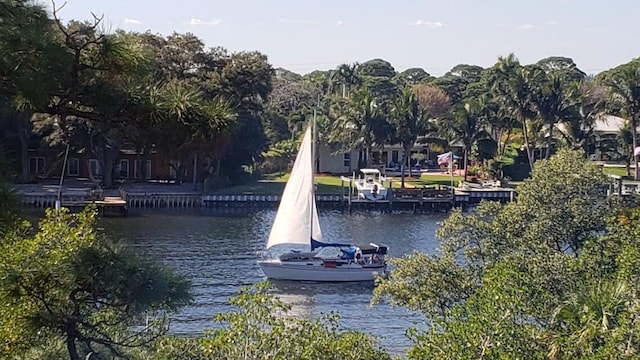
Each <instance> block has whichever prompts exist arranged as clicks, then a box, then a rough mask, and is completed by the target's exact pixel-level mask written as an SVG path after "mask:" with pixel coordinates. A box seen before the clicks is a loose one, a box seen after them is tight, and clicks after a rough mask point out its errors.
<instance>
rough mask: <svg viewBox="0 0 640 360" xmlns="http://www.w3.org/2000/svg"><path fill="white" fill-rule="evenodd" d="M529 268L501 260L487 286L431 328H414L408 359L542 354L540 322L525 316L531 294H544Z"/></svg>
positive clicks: (539, 356) (489, 275) (533, 356)
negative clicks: (533, 283)
mask: <svg viewBox="0 0 640 360" xmlns="http://www.w3.org/2000/svg"><path fill="white" fill-rule="evenodd" d="M530 276H531V275H530V274H528V273H527V272H522V271H521V270H520V269H516V268H513V267H512V266H511V264H508V263H499V264H496V266H495V267H493V268H492V269H491V271H489V272H488V273H487V274H486V275H485V276H484V279H483V286H482V288H481V289H479V290H478V291H477V292H476V293H474V294H473V295H472V296H471V297H470V298H468V299H467V300H466V301H465V302H464V303H462V304H459V305H457V306H455V307H454V308H452V309H451V310H450V311H447V316H446V318H444V319H438V320H436V321H435V323H434V325H433V326H432V328H431V329H430V330H428V331H427V332H425V333H423V334H418V333H414V334H413V336H414V341H415V343H416V346H415V347H414V348H412V349H411V350H410V351H409V353H408V357H409V358H410V359H481V358H487V359H544V358H545V355H546V354H545V352H544V345H543V343H542V341H541V340H542V339H541V333H540V328H539V327H538V326H536V324H535V323H533V322H531V321H527V320H526V318H527V314H528V308H529V307H530V306H531V299H535V298H538V297H540V296H544V294H539V293H537V292H536V290H537V289H536V288H535V287H531V286H530V281H531V279H530Z"/></svg>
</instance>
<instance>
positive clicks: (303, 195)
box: [267, 126, 322, 248]
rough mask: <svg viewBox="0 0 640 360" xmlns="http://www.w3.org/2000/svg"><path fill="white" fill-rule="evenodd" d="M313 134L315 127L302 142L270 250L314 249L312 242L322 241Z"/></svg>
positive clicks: (278, 213) (275, 222) (268, 242)
mask: <svg viewBox="0 0 640 360" xmlns="http://www.w3.org/2000/svg"><path fill="white" fill-rule="evenodd" d="M311 130H312V129H311V126H309V127H307V130H306V132H305V134H304V138H303V139H302V144H301V145H300V150H298V155H297V156H296V160H295V162H294V164H293V169H292V170H291V176H290V177H289V180H288V181H287V184H286V185H285V188H284V192H283V193H282V198H281V199H280V206H279V207H278V212H277V213H276V218H275V220H274V222H273V226H272V227H271V233H270V234H269V240H268V241H267V248H270V247H272V246H274V245H279V244H302V245H310V243H311V239H314V240H318V241H321V240H322V231H321V230H320V222H319V220H318V210H317V208H316V203H315V191H314V186H315V184H314V179H313V175H314V174H313V138H312V134H311Z"/></svg>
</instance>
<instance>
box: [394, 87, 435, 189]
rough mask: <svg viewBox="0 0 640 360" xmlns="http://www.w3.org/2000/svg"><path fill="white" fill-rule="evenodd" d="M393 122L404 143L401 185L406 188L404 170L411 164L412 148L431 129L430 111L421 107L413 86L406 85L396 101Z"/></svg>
mask: <svg viewBox="0 0 640 360" xmlns="http://www.w3.org/2000/svg"><path fill="white" fill-rule="evenodd" d="M391 122H392V124H393V125H394V126H395V128H396V138H397V139H398V140H399V141H400V144H401V145H402V166H401V186H402V187H403V188H404V171H405V168H406V167H407V166H409V168H410V166H411V162H410V157H411V149H412V148H413V147H414V146H415V143H416V140H418V136H421V135H424V134H426V133H427V131H428V130H429V117H428V113H427V111H425V110H422V109H421V108H420V104H419V103H418V99H417V97H416V95H415V94H414V93H413V91H412V89H411V87H404V88H403V89H402V92H401V94H400V97H399V98H398V99H397V100H396V101H395V102H394V105H393V108H392V110H391ZM409 173H411V170H409Z"/></svg>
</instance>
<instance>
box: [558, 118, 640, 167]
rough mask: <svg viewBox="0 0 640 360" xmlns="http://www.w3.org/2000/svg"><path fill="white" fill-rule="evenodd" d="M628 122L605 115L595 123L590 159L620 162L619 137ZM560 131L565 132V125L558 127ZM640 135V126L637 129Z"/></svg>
mask: <svg viewBox="0 0 640 360" xmlns="http://www.w3.org/2000/svg"><path fill="white" fill-rule="evenodd" d="M626 122H627V120H626V119H624V118H621V117H618V116H613V115H604V116H602V117H600V118H599V119H598V120H596V122H595V123H594V127H593V135H592V138H591V141H590V144H589V147H588V153H589V158H590V159H591V160H594V161H620V160H623V159H621V153H622V152H621V151H620V149H619V147H620V144H619V143H618V141H617V137H618V135H619V134H620V130H622V129H623V128H624V126H625V124H626ZM557 127H558V129H559V130H560V131H565V125H564V124H563V123H560V124H558V125H557ZM637 130H638V133H640V126H638V128H637Z"/></svg>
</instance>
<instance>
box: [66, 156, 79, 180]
mask: <svg viewBox="0 0 640 360" xmlns="http://www.w3.org/2000/svg"><path fill="white" fill-rule="evenodd" d="M67 175H69V176H80V159H78V158H69V160H68V161H67Z"/></svg>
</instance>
